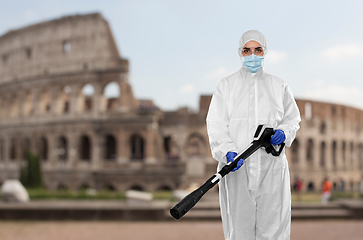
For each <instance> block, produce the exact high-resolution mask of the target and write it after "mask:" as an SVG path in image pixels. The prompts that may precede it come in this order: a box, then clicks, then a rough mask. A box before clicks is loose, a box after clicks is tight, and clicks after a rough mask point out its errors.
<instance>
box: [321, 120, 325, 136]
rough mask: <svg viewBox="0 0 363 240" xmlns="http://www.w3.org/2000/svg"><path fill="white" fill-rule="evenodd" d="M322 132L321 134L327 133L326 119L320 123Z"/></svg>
mask: <svg viewBox="0 0 363 240" xmlns="http://www.w3.org/2000/svg"><path fill="white" fill-rule="evenodd" d="M320 133H321V134H325V133H326V123H325V122H324V121H323V122H322V123H321V124H320Z"/></svg>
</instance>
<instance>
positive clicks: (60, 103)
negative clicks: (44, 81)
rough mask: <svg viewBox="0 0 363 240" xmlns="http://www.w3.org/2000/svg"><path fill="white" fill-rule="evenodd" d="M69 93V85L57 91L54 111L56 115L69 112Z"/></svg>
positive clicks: (70, 89)
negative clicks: (55, 109)
mask: <svg viewBox="0 0 363 240" xmlns="http://www.w3.org/2000/svg"><path fill="white" fill-rule="evenodd" d="M71 91H72V88H71V87H70V86H69V85H65V86H64V87H62V88H61V89H60V90H59V92H58V98H57V111H56V112H57V113H58V114H65V113H69V112H70V101H71V96H70V93H71Z"/></svg>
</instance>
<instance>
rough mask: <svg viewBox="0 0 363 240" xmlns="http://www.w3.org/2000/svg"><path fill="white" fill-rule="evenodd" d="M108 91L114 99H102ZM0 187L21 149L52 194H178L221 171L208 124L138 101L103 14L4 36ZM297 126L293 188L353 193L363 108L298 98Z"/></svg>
mask: <svg viewBox="0 0 363 240" xmlns="http://www.w3.org/2000/svg"><path fill="white" fill-rule="evenodd" d="M110 86H112V87H113V88H114V89H118V90H119V93H118V95H117V96H107V94H105V92H106V91H107V89H108V88H110ZM0 94H1V97H0V109H1V110H0V118H1V121H0V129H1V131H0V184H1V183H2V182H3V181H5V180H6V179H11V178H19V173H20V170H19V169H20V166H22V165H23V164H24V163H25V152H26V151H27V150H30V151H32V152H34V153H36V154H37V155H38V156H39V157H40V158H41V161H42V172H43V178H44V184H45V187H46V188H47V189H51V190H55V189H64V188H68V189H72V190H78V189H80V188H84V187H90V188H95V189H98V190H101V189H105V188H106V189H110V190H116V191H126V190H128V189H138V190H145V191H157V190H174V189H183V188H187V187H188V186H190V185H191V184H197V185H198V184H201V183H203V182H204V181H205V180H206V179H207V178H208V177H209V176H211V175H212V174H214V173H215V170H216V165H217V164H216V161H215V160H214V159H213V158H212V156H211V153H210V148H209V143H208V136H207V132H206V124H205V118H206V114H207V111H208V106H209V102H210V100H211V95H209V96H201V97H200V103H199V111H198V112H197V113H191V112H190V111H188V109H187V108H181V109H177V110H175V111H170V112H168V111H162V110H161V109H159V108H158V107H157V106H155V105H154V104H153V101H152V100H142V99H136V98H135V97H134V95H133V91H132V87H131V85H130V83H129V62H128V60H127V59H124V58H122V56H121V55H120V52H119V50H118V48H117V46H116V44H115V41H114V38H113V36H112V32H111V30H110V27H109V25H108V23H107V21H106V20H105V19H104V18H103V17H102V15H101V14H98V13H96V14H88V15H75V16H67V17H63V18H60V19H56V20H52V21H47V22H42V23H39V24H35V25H31V26H28V27H24V28H22V29H18V30H13V31H9V32H7V33H6V34H5V35H3V36H1V37H0ZM296 101H297V104H298V106H299V109H300V111H301V117H302V122H301V129H300V130H299V131H298V134H297V138H296V140H295V141H294V143H293V145H292V146H291V147H290V148H287V149H286V154H287V156H288V159H289V168H290V173H291V183H292V184H293V182H294V179H295V178H296V177H299V178H301V179H303V180H304V183H305V184H304V186H305V190H307V191H318V190H320V186H321V183H322V181H323V178H325V177H329V178H330V180H332V181H333V182H334V186H335V188H336V189H341V190H345V191H352V190H354V189H357V187H358V182H359V181H360V178H361V174H362V172H363V138H362V136H363V135H362V127H361V126H362V124H363V111H362V110H359V109H355V108H352V107H348V106H343V105H337V104H330V103H323V102H315V101H310V100H300V99H297V100H296Z"/></svg>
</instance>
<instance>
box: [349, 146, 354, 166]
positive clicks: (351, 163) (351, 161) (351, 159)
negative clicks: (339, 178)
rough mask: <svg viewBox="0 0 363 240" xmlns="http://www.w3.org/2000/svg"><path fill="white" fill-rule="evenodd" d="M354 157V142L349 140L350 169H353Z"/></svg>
mask: <svg viewBox="0 0 363 240" xmlns="http://www.w3.org/2000/svg"><path fill="white" fill-rule="evenodd" d="M354 158H355V154H354V144H353V142H350V167H351V169H354Z"/></svg>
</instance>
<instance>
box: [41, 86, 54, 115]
mask: <svg viewBox="0 0 363 240" xmlns="http://www.w3.org/2000/svg"><path fill="white" fill-rule="evenodd" d="M50 110H51V95H50V92H49V90H48V89H42V90H41V91H40V93H39V103H38V111H39V114H44V113H49V112H50Z"/></svg>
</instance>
